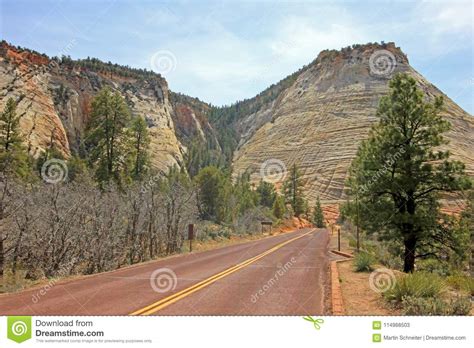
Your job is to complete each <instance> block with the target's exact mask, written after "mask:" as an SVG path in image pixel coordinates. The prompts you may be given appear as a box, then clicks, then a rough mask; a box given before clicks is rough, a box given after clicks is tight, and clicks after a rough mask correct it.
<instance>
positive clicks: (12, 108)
mask: <svg viewBox="0 0 474 348" xmlns="http://www.w3.org/2000/svg"><path fill="white" fill-rule="evenodd" d="M20 117H21V116H18V115H17V114H16V102H15V100H13V98H9V99H8V100H7V104H6V105H5V109H4V110H3V112H2V113H1V115H0V173H1V174H2V175H9V176H12V175H13V176H16V177H21V178H24V177H26V176H27V175H28V173H29V164H28V154H27V151H26V148H25V147H24V145H23V138H22V136H21V133H20Z"/></svg>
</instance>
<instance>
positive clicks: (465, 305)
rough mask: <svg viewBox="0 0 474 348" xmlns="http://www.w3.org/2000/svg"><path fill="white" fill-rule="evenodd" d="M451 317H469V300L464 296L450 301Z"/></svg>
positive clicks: (470, 304)
mask: <svg viewBox="0 0 474 348" xmlns="http://www.w3.org/2000/svg"><path fill="white" fill-rule="evenodd" d="M450 307H451V313H450V314H451V315H469V314H470V313H471V308H472V303H471V299H470V298H469V297H466V296H459V297H457V298H456V299H455V300H452V301H451V304H450Z"/></svg>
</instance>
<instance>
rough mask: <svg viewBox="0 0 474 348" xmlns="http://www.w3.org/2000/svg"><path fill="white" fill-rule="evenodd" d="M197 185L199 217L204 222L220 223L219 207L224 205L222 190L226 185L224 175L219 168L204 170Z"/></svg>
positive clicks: (197, 179) (196, 179) (197, 177)
mask: <svg viewBox="0 0 474 348" xmlns="http://www.w3.org/2000/svg"><path fill="white" fill-rule="evenodd" d="M195 182H196V185H197V197H198V209H199V215H200V217H201V218H202V219H204V220H216V221H220V220H221V219H220V216H219V215H218V209H219V205H220V204H222V203H223V202H222V200H221V198H222V194H223V191H222V189H223V188H224V185H226V184H228V183H226V180H225V177H224V174H223V173H222V171H221V170H220V169H219V168H217V167H213V166H210V167H206V168H203V169H202V170H201V171H200V172H199V174H198V175H197V176H196V178H195Z"/></svg>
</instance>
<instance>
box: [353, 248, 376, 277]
mask: <svg viewBox="0 0 474 348" xmlns="http://www.w3.org/2000/svg"><path fill="white" fill-rule="evenodd" d="M374 263H375V258H374V257H373V256H372V255H371V254H369V253H367V252H363V251H361V252H359V253H358V254H357V255H356V256H355V258H354V268H355V270H356V272H371V271H372V270H373V268H372V265H373V264H374Z"/></svg>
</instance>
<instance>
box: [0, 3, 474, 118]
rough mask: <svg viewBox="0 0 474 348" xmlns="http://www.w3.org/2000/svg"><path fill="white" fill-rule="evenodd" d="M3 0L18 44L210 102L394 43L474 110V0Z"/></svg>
mask: <svg viewBox="0 0 474 348" xmlns="http://www.w3.org/2000/svg"><path fill="white" fill-rule="evenodd" d="M0 1H1V3H2V5H1V17H0V23H1V24H0V25H1V27H0V33H1V35H0V36H1V38H2V39H5V40H7V41H9V42H11V43H12V44H15V45H20V46H24V47H29V48H32V49H35V50H37V51H40V52H44V53H46V54H48V55H50V56H54V55H59V56H60V55H62V54H66V55H67V54H68V55H70V56H71V57H73V58H85V57H87V56H90V57H97V58H100V59H101V60H104V61H112V62H114V63H119V64H123V65H130V66H133V67H140V68H147V69H152V70H155V71H157V72H161V73H163V75H164V76H165V77H166V79H167V80H168V83H169V86H170V88H171V89H172V90H173V91H176V92H182V93H186V94H189V95H191V96H197V97H199V98H200V99H202V100H204V101H207V102H210V103H212V104H214V105H223V104H230V103H232V102H235V101H237V100H241V99H244V98H249V97H252V96H254V95H255V94H256V93H258V92H260V91H261V90H263V89H265V88H266V87H267V86H269V85H270V84H272V83H275V82H277V81H279V80H280V79H282V78H284V77H285V76H287V75H289V74H291V73H292V72H294V71H295V70H297V69H299V68H300V67H302V66H303V65H305V64H308V63H309V62H311V61H312V60H313V59H314V58H315V57H316V56H317V55H318V53H319V52H320V51H321V50H323V49H339V48H341V47H344V46H348V45H352V44H354V43H367V42H380V41H385V42H389V41H394V42H395V43H396V44H397V45H398V46H400V47H401V48H402V50H403V51H404V52H405V53H406V54H407V55H408V58H409V60H410V63H411V65H412V66H413V67H414V68H415V69H417V70H418V71H419V72H420V73H421V74H423V75H424V76H425V77H426V78H428V80H430V81H431V82H433V83H434V84H435V85H437V86H438V87H439V88H440V89H441V90H442V91H443V92H445V93H446V94H447V95H448V96H450V97H451V98H452V99H454V101H456V102H457V103H458V104H459V105H460V106H461V107H463V108H464V109H465V110H466V111H468V112H470V113H471V114H472V113H473V111H474V102H473V99H474V98H473V87H474V71H473V58H474V57H473V56H474V54H473V47H474V46H473V36H474V35H473V4H472V2H471V1H470V0H465V1H464V0H463V1H456V0H451V1H449V0H447V1H441V0H435V1H433V0H432V1H415V0H397V1H383V0H373V1H361V0H359V1H327V0H326V1H316V0H315V1H298V2H296V1H286V2H279V1H262V0H260V1H212V2H205V1H182V2H181V1H172V2H168V1H161V2H160V1H144V0H129V1H128V0H98V1H93V0H82V1H80V0H76V1H74V0H70V1H67V0H51V1H39V0H37V1H35V0H0Z"/></svg>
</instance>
